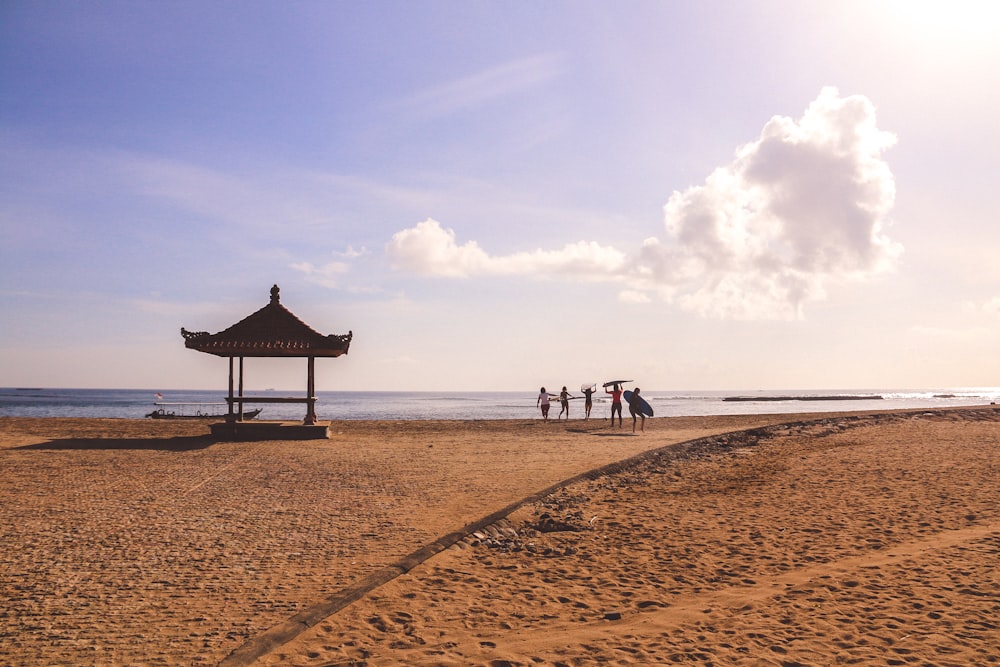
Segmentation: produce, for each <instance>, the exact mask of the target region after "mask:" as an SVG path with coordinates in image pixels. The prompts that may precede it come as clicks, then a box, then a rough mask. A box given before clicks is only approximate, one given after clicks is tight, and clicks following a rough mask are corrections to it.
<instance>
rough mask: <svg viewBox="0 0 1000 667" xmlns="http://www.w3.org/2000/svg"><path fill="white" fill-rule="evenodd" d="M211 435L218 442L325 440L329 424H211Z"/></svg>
mask: <svg viewBox="0 0 1000 667" xmlns="http://www.w3.org/2000/svg"><path fill="white" fill-rule="evenodd" d="M211 428H212V435H213V436H215V437H216V438H219V439H220V440H326V439H327V438H329V437H330V422H328V421H321V422H316V424H315V425H313V426H306V425H305V424H303V423H302V422H277V421H258V420H256V419H255V420H253V421H245V422H219V423H216V424H212V426H211Z"/></svg>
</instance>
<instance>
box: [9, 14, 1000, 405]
mask: <svg viewBox="0 0 1000 667" xmlns="http://www.w3.org/2000/svg"><path fill="white" fill-rule="evenodd" d="M997 34H1000V9H997V8H996V6H995V3H993V2H961V1H958V2H956V1H950V2H887V1H886V2H878V1H877V0H876V1H872V2H850V1H848V2H839V3H829V2H819V1H817V2H809V1H792V0H787V1H777V0H761V1H756V2H731V1H721V0H718V1H713V0H706V1H701V0H699V1H697V2H696V1H691V2H681V1H677V2H647V1H642V0H637V1H636V2H629V3H625V4H621V3H607V2H586V1H573V2H545V3H534V2H532V3H527V2H525V3H517V2H367V3H349V2H295V3H282V2H231V3H230V2H213V3H193V2H191V3H188V2H182V3H153V2H122V3H117V2H94V3H71V2H19V1H16V0H15V1H12V2H6V3H4V4H3V5H2V7H0V229H2V241H0V318H2V330H0V386H4V385H5V386H47V387H53V386H64V387H135V388H150V389H170V388H219V387H223V386H224V385H225V380H226V362H225V361H224V360H220V359H218V358H216V357H212V356H210V355H204V354H199V353H196V352H193V351H190V350H186V349H185V348H184V347H183V340H182V338H181V336H180V333H179V331H180V328H181V327H182V326H183V327H186V328H188V329H190V330H207V331H213V332H214V331H218V330H221V329H223V328H225V327H227V326H229V325H230V324H233V323H234V322H236V321H237V320H239V319H241V318H243V317H244V316H246V315H248V314H250V313H251V312H253V311H255V310H257V309H258V308H260V307H262V306H264V305H265V304H266V303H267V300H268V291H269V289H270V287H271V285H272V284H275V283H277V284H278V285H280V287H281V290H282V303H284V304H285V305H286V306H287V307H288V308H290V309H291V310H292V311H293V312H295V313H296V314H297V315H298V316H299V317H301V318H302V319H303V320H305V321H306V322H307V323H309V324H310V325H311V326H313V327H314V328H315V329H317V330H319V331H320V332H322V333H346V332H347V331H348V330H352V331H353V332H354V342H353V343H352V347H351V352H350V354H349V355H348V356H347V357H342V358H340V359H335V360H320V361H319V362H318V363H317V375H318V377H317V386H318V388H320V389H404V390H420V389H427V390H521V389H524V390H526V391H529V392H530V391H534V390H536V389H537V387H538V386H540V385H543V384H544V385H546V386H562V385H563V384H566V385H569V386H571V387H572V386H574V385H578V384H581V383H583V382H590V381H602V380H605V379H611V378H612V376H614V377H621V376H627V377H631V378H635V379H636V381H637V382H638V383H641V385H642V386H644V387H649V388H653V389H664V390H667V389H675V390H680V389H692V390H695V389H782V388H789V389H791V388H801V389H810V388H875V387H908V388H917V387H961V386H994V385H997V384H1000V379H998V378H1000V355H998V354H996V345H997V332H998V327H1000V262H998V261H997V260H996V256H997V249H998V248H1000V225H998V224H997V222H996V197H995V189H996V183H997V182H998V181H1000V173H998V166H997V165H998V164H1000V162H998V160H997V156H998V155H1000V124H998V123H997V122H996V118H997V117H998V115H1000V113H998V112H1000V86H997V83H998V81H997V72H998V71H1000V46H997V40H996V35H997ZM304 367H305V362H304V361H301V362H300V361H274V360H262V361H258V360H251V361H249V362H248V366H247V382H248V386H249V387H251V388H263V387H272V386H274V387H281V388H289V389H293V388H299V387H300V385H302V384H303V383H304Z"/></svg>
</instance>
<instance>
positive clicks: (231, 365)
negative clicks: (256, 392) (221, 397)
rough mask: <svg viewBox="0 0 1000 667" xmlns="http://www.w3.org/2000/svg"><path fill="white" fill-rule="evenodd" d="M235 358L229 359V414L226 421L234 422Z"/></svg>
mask: <svg viewBox="0 0 1000 667" xmlns="http://www.w3.org/2000/svg"><path fill="white" fill-rule="evenodd" d="M233 419H234V417H233V358H232V357H229V414H228V416H227V417H226V421H229V422H231V421H233Z"/></svg>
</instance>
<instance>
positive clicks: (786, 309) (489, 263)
mask: <svg viewBox="0 0 1000 667" xmlns="http://www.w3.org/2000/svg"><path fill="white" fill-rule="evenodd" d="M895 141H896V138H895V136H893V135H892V134H890V133H887V132H884V131H882V130H879V129H878V127H877V126H876V122H875V108H874V106H873V105H872V103H871V102H870V101H869V100H868V99H867V98H865V97H863V96H860V95H853V96H849V97H841V96H840V95H839V93H838V92H837V90H836V89H834V88H825V89H824V90H823V91H822V92H821V93H820V95H819V97H818V98H817V99H816V100H815V101H813V102H812V103H811V104H810V105H809V107H808V108H807V109H806V111H805V113H804V114H803V116H802V117H801V118H800V119H799V120H798V121H796V120H793V119H791V118H787V117H783V116H775V117H774V118H772V119H771V120H770V121H768V123H767V124H766V125H765V126H764V128H763V130H762V132H761V135H760V137H759V138H758V139H757V140H756V141H753V142H751V143H748V144H746V145H744V146H741V147H740V148H738V149H737V151H736V153H735V155H734V159H733V161H732V162H731V163H730V164H728V165H725V166H722V167H719V168H717V169H716V170H715V171H713V172H712V173H711V174H710V175H709V176H708V178H707V179H706V180H705V183H704V184H703V185H699V186H695V187H691V188H688V189H687V190H684V191H683V192H674V193H673V194H672V195H671V196H670V198H669V200H668V201H667V203H666V205H665V206H664V218H665V231H666V238H665V239H659V238H655V237H654V238H650V239H647V240H646V241H645V242H644V243H643V244H642V246H641V247H640V248H639V249H638V250H637V251H636V252H635V253H633V255H632V256H631V257H630V256H628V255H627V254H626V253H623V252H622V251H619V250H617V249H615V248H611V247H608V246H602V245H600V244H598V243H596V242H592V241H591V242H583V241H581V242H578V243H573V244H569V245H567V246H565V247H564V248H563V249H562V250H555V251H544V250H536V251H534V252H524V253H515V254H512V255H507V256H499V257H493V256H491V255H489V254H488V253H487V252H486V251H485V250H483V249H482V248H481V247H480V246H479V245H478V244H477V243H476V242H475V241H468V242H466V243H464V244H463V245H458V243H457V242H456V240H455V233H454V232H453V231H452V230H450V229H445V228H442V227H441V225H440V224H439V223H438V222H437V221H435V220H432V219H428V220H425V221H424V222H421V223H419V224H418V225H416V226H414V227H411V228H409V229H404V230H403V231H400V232H398V233H396V234H395V235H394V236H393V237H392V240H391V241H390V242H389V244H388V245H387V247H386V251H387V254H388V255H389V258H390V261H391V263H392V266H393V267H394V268H396V269H400V270H405V271H410V272H413V273H416V274H418V275H424V276H438V277H463V278H464V277H470V276H476V275H498V274H517V275H535V276H539V277H548V278H551V277H560V276H564V277H572V278H573V279H574V280H578V279H580V278H589V279H591V280H603V281H608V282H621V283H625V282H627V283H628V285H629V287H628V290H626V291H624V292H623V293H622V294H621V295H620V297H619V298H620V299H621V300H623V301H626V302H630V303H641V302H643V301H649V300H651V299H650V296H649V295H650V294H652V295H656V296H658V297H659V298H661V299H663V300H666V301H670V302H673V303H676V304H678V305H679V306H680V307H681V308H684V309H686V310H690V311H693V312H696V313H698V314H700V315H702V316H705V317H717V318H731V319H794V318H800V317H802V315H803V308H804V306H805V304H806V303H808V302H810V301H816V300H820V299H823V298H824V297H825V296H826V286H827V285H828V284H831V283H836V282H841V281H863V280H868V279H870V278H871V277H873V276H875V275H876V274H879V273H884V272H887V271H888V270H890V269H891V268H892V267H893V265H894V263H895V261H896V259H897V258H898V257H899V255H900V253H901V252H902V246H900V245H899V244H898V243H895V242H893V241H891V240H890V239H889V238H888V237H887V236H886V235H885V230H886V227H887V226H888V225H889V222H890V220H889V212H890V211H891V209H892V206H893V203H894V199H895V181H894V178H893V175H892V172H891V171H890V169H889V166H888V164H887V163H886V162H885V161H884V160H883V159H882V157H881V156H882V153H883V152H884V151H885V150H886V149H888V148H889V147H891V146H892V145H893V144H894V143H895Z"/></svg>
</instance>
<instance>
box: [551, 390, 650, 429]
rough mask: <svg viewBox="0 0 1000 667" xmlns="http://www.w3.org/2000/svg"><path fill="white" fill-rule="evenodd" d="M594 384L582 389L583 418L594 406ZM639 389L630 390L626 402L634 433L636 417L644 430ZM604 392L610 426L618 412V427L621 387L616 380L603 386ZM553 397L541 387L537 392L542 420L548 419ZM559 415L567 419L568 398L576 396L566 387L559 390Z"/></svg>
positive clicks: (620, 420) (620, 410) (559, 417)
mask: <svg viewBox="0 0 1000 667" xmlns="http://www.w3.org/2000/svg"><path fill="white" fill-rule="evenodd" d="M595 387H596V385H592V386H590V387H587V388H586V389H584V390H583V398H584V402H583V409H584V419H590V411H591V409H592V408H593V407H594V389H595ZM639 392H640V389H639V388H638V387H636V388H635V389H633V390H632V394H631V398H630V399H629V402H628V411H629V414H630V415H632V432H633V433H635V427H636V422H637V421H638V420H637V418H641V420H642V421H641V423H640V430H642V431H645V430H646V415H645V414H644V413H643V411H642V409H641V407H640V406H641V404H642V399H641V398H639ZM604 393H606V394H610V395H611V426H612V427H614V425H615V414H616V413H617V414H618V428H621V427H622V393H623V389H622V387H621V385H619V384H618V383H617V382H616V383H614V384H613V385H612V387H611V388H610V389H608V387H604ZM554 397H555V394H550V393H549V392H547V391H546V390H545V387H542V388H541V390H540V393H539V394H538V401H536V405H537V406H538V407H539V408H541V410H542V420H543V421H548V420H549V406H550V405H551V402H552V401H551V399H552V398H554ZM558 398H559V405H560V410H559V415H558V417H556V419H562V416H563V414H565V415H566V420H567V421H568V420H569V399H570V398H578V397H576V396H573V397H571V396H570V395H569V391H567V390H566V387H563V388H562V391H561V392H559V396H558Z"/></svg>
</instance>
